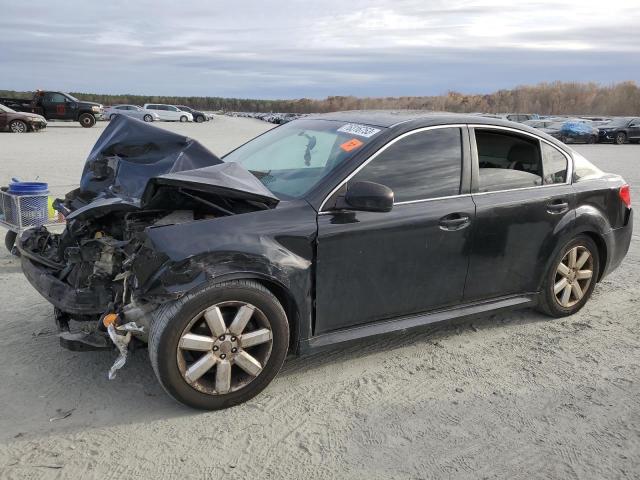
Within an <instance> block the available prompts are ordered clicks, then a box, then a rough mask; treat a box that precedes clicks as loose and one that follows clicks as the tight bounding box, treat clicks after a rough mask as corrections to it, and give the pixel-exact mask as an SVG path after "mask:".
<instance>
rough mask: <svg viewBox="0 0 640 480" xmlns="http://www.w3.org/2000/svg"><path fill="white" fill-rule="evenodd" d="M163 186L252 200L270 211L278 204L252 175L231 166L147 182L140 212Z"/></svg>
mask: <svg viewBox="0 0 640 480" xmlns="http://www.w3.org/2000/svg"><path fill="white" fill-rule="evenodd" d="M163 186H165V187H178V188H180V187H182V188H186V189H189V190H195V191H198V192H206V193H214V194H219V195H223V196H225V197H227V198H237V199H243V200H252V201H256V202H260V203H264V204H265V205H267V206H268V207H272V208H273V207H275V206H276V205H277V204H278V202H279V201H280V200H279V199H278V198H277V197H275V196H274V195H273V193H271V192H270V191H269V189H268V188H267V187H265V186H264V185H263V184H262V183H261V182H260V180H258V179H257V178H256V177H255V176H254V175H253V174H252V173H250V172H249V171H248V170H247V169H245V168H244V167H243V166H241V165H240V164H238V163H235V162H229V163H221V164H218V165H213V166H211V167H204V168H198V169H196V170H185V171H182V172H174V173H168V174H165V175H159V176H157V177H154V178H151V179H150V180H149V181H148V182H147V187H146V188H145V191H144V193H143V195H142V200H141V202H140V206H141V207H142V208H146V207H148V206H150V204H151V203H152V202H153V199H154V197H155V196H156V194H157V193H158V191H159V190H160V188H161V187H163Z"/></svg>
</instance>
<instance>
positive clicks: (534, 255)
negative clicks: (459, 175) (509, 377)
mask: <svg viewBox="0 0 640 480" xmlns="http://www.w3.org/2000/svg"><path fill="white" fill-rule="evenodd" d="M471 138H472V143H471V144H472V149H471V151H472V155H473V158H474V161H473V176H472V191H473V193H472V196H473V200H474V202H475V205H476V220H475V223H474V225H473V247H472V250H471V258H470V262H469V275H468V278H467V284H466V287H465V293H464V299H465V301H469V302H472V301H478V300H484V299H489V298H495V297H500V296H505V295H513V294H521V293H527V292H535V291H537V290H538V288H539V285H540V281H541V279H542V276H543V274H544V272H545V269H546V264H547V260H548V259H549V257H550V256H551V255H552V253H553V252H554V249H555V248H556V246H557V242H558V236H559V233H558V232H560V231H561V230H562V227H563V225H566V224H568V223H570V222H571V220H572V219H573V218H574V217H575V210H574V208H575V195H574V193H573V189H572V186H571V162H570V160H569V158H568V156H567V155H565V154H564V153H563V152H562V151H561V150H560V149H558V148H556V147H555V146H553V145H552V144H550V143H547V142H546V141H544V140H541V139H539V137H537V136H534V135H531V134H528V133H524V132H521V131H519V130H515V129H509V128H506V127H487V126H476V127H475V128H472V129H471Z"/></svg>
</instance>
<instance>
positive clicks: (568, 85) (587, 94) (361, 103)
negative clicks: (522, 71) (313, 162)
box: [0, 81, 640, 115]
mask: <svg viewBox="0 0 640 480" xmlns="http://www.w3.org/2000/svg"><path fill="white" fill-rule="evenodd" d="M71 94H72V95H74V96H76V97H78V98H81V99H83V100H88V101H93V102H99V103H102V104H104V105H115V104H119V103H131V104H135V105H142V104H145V103H168V104H174V105H189V106H191V107H194V108H199V109H202V110H213V111H217V110H223V111H236V112H292V113H322V112H333V111H337V110H360V109H385V110H388V109H410V110H436V111H449V112H461V113H462V112H466V113H470V112H486V113H505V112H526V113H539V114H543V115H561V114H562V115H640V87H638V85H637V84H636V83H635V82H633V81H628V82H622V83H617V84H612V85H600V84H598V83H579V82H551V83H540V84H538V85H532V86H519V87H516V88H513V89H508V90H498V91H497V92H494V93H489V94H474V95H468V94H464V93H460V92H453V91H450V92H448V93H447V94H444V95H435V96H426V97H354V96H332V97H327V98H325V99H322V100H316V99H309V98H301V99H296V100H259V99H248V98H223V97H171V96H159V95H152V96H145V95H101V94H95V93H81V92H71ZM3 96H6V97H11V96H17V97H23V98H29V97H30V96H31V92H14V91H7V90H0V97H3Z"/></svg>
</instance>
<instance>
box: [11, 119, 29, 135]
mask: <svg viewBox="0 0 640 480" xmlns="http://www.w3.org/2000/svg"><path fill="white" fill-rule="evenodd" d="M9 130H11V132H12V133H27V132H28V131H29V126H28V125H27V124H26V123H25V122H23V121H22V120H13V121H12V122H10V123H9Z"/></svg>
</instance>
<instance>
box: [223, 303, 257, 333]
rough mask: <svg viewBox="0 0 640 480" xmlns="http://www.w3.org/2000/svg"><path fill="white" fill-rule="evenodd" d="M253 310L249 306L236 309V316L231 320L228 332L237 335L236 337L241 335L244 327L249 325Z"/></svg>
mask: <svg viewBox="0 0 640 480" xmlns="http://www.w3.org/2000/svg"><path fill="white" fill-rule="evenodd" d="M253 310H254V307H252V306H250V305H243V306H241V307H240V308H239V309H238V313H236V316H235V318H234V319H233V322H231V325H230V326H229V331H230V332H231V333H232V334H234V335H238V336H239V335H240V334H242V331H243V330H244V327H246V326H247V323H249V320H250V319H251V316H252V315H253Z"/></svg>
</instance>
